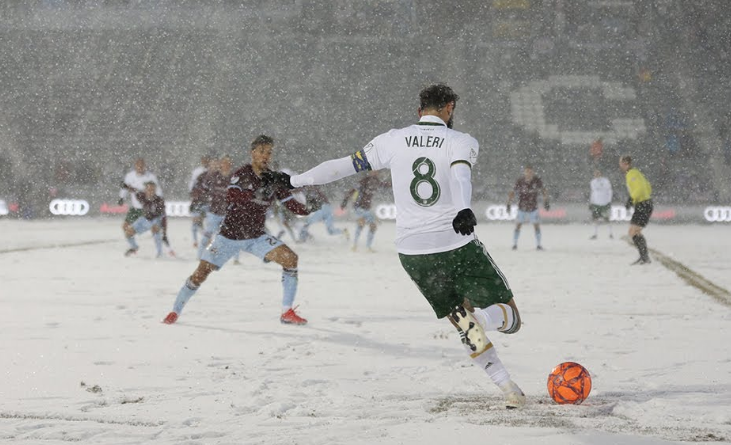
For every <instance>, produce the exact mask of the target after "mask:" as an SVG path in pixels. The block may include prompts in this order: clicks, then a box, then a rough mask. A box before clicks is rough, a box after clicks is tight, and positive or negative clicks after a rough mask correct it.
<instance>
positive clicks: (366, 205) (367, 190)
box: [340, 170, 391, 252]
mask: <svg viewBox="0 0 731 445" xmlns="http://www.w3.org/2000/svg"><path fill="white" fill-rule="evenodd" d="M389 187H391V183H389V182H388V181H384V180H382V179H381V177H380V175H379V173H378V172H377V171H375V170H372V171H369V172H368V173H367V174H366V175H365V176H364V177H363V178H361V179H360V181H358V185H357V186H356V187H355V188H352V189H350V190H348V191H347V192H346V193H345V197H344V198H343V202H342V203H341V204H340V208H341V209H342V208H345V207H346V206H347V205H348V202H349V201H350V199H351V198H353V197H355V199H354V201H353V212H354V213H355V215H356V217H357V218H358V219H357V220H356V226H355V234H354V235H353V247H352V250H353V251H356V250H357V249H358V239H359V238H360V234H361V232H363V228H364V227H365V226H366V224H367V225H368V234H367V235H366V250H367V251H368V252H373V239H374V238H375V235H376V230H377V229H378V219H377V218H376V214H375V213H373V209H372V207H373V195H374V194H375V193H376V191H378V189H380V188H389Z"/></svg>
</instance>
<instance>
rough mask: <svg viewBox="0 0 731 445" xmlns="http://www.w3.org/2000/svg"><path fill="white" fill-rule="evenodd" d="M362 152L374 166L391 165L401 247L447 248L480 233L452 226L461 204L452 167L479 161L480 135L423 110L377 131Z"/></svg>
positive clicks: (412, 251) (408, 250)
mask: <svg viewBox="0 0 731 445" xmlns="http://www.w3.org/2000/svg"><path fill="white" fill-rule="evenodd" d="M361 152H362V153H363V154H364V155H365V156H364V157H365V158H366V159H367V162H368V164H370V167H371V168H372V169H373V170H380V169H384V168H388V169H390V170H391V180H392V183H393V197H394V201H395V204H396V248H397V250H398V252H399V253H403V254H408V255H417V254H428V253H437V252H445V251H448V250H452V249H456V248H458V247H461V246H463V245H465V244H467V243H468V242H470V241H471V240H473V239H474V235H470V236H463V235H460V234H458V233H455V232H454V229H453V228H452V220H453V219H454V217H455V216H456V215H457V212H458V211H459V210H460V209H457V208H456V207H455V205H454V201H453V199H452V192H453V191H452V188H451V182H450V175H451V172H450V168H451V166H452V165H453V164H455V163H465V164H468V165H469V166H470V167H472V166H473V165H474V163H475V162H476V160H477V154H478V153H479V144H478V143H477V140H475V138H473V137H472V136H470V135H469V134H467V133H461V132H459V131H455V130H452V129H450V128H447V126H446V125H445V124H444V122H443V121H442V120H441V119H439V118H438V117H435V116H422V118H421V120H420V121H419V123H418V124H415V125H411V126H408V127H406V128H401V129H394V130H391V131H389V132H388V133H384V134H382V135H380V136H377V137H376V138H375V139H373V140H372V141H371V142H370V143H368V145H366V146H365V147H364V148H363V150H361ZM357 155H358V153H356V155H355V156H357Z"/></svg>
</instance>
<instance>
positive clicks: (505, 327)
mask: <svg viewBox="0 0 731 445" xmlns="http://www.w3.org/2000/svg"><path fill="white" fill-rule="evenodd" d="M474 316H475V318H476V319H477V322H478V323H480V326H482V328H483V329H484V330H486V331H501V332H511V331H513V330H514V329H515V328H516V327H517V326H515V324H516V323H517V320H516V317H515V311H514V310H513V308H512V307H511V306H510V305H507V304H502V303H497V304H493V305H492V306H488V307H486V308H484V309H479V308H477V309H475V312H474Z"/></svg>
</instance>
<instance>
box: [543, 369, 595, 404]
mask: <svg viewBox="0 0 731 445" xmlns="http://www.w3.org/2000/svg"><path fill="white" fill-rule="evenodd" d="M590 392H591V375H590V374H589V371H587V370H586V368H584V367H583V366H581V365H580V364H578V363H574V362H564V363H561V364H560V365H558V366H556V367H555V368H553V371H551V373H550V374H549V375H548V395H550V396H551V398H552V399H553V400H554V401H555V402H556V403H558V404H560V405H564V404H568V403H570V404H574V405H579V404H580V403H581V402H583V401H584V400H586V398H587V397H589V393H590Z"/></svg>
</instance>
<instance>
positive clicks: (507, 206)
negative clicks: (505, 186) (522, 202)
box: [505, 203, 511, 213]
mask: <svg viewBox="0 0 731 445" xmlns="http://www.w3.org/2000/svg"><path fill="white" fill-rule="evenodd" d="M505 208H506V209H507V211H508V213H510V209H511V206H510V203H508V204H507V205H506V206H505Z"/></svg>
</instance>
